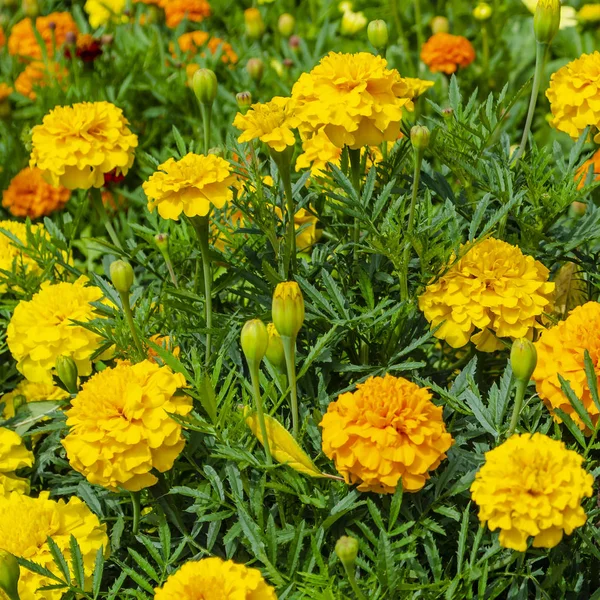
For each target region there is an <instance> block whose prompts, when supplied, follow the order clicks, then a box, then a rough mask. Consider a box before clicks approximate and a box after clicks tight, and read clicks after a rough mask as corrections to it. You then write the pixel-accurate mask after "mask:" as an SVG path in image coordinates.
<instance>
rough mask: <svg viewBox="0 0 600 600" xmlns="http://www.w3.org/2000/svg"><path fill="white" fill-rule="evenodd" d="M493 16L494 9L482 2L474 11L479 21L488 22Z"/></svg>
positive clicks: (474, 15)
mask: <svg viewBox="0 0 600 600" xmlns="http://www.w3.org/2000/svg"><path fill="white" fill-rule="evenodd" d="M491 16H492V7H491V6H490V5H489V4H488V3H487V2H480V3H479V4H478V5H477V6H476V7H475V8H474V9H473V17H475V19H477V21H487V20H488V19H489V18H490V17H491Z"/></svg>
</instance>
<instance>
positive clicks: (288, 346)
mask: <svg viewBox="0 0 600 600" xmlns="http://www.w3.org/2000/svg"><path fill="white" fill-rule="evenodd" d="M281 341H282V342H283V352H284V354H285V364H286V367H287V376H288V383H289V386H290V408H291V411H292V434H293V436H294V438H295V439H298V434H299V432H300V427H299V424H298V386H297V385H296V339H295V338H291V337H288V336H286V335H282V336H281Z"/></svg>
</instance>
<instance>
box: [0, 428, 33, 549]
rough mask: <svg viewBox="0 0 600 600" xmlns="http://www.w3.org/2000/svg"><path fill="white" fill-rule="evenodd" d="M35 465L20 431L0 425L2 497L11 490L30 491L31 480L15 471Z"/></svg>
mask: <svg viewBox="0 0 600 600" xmlns="http://www.w3.org/2000/svg"><path fill="white" fill-rule="evenodd" d="M32 466H33V454H32V453H31V452H30V451H29V450H27V448H26V447H25V445H24V444H23V440H22V439H21V436H20V435H19V434H18V433H15V432H14V431H12V430H11V429H7V428H6V427H0V497H2V496H7V495H8V494H9V493H10V492H15V491H16V492H19V493H21V494H27V493H29V481H28V480H27V479H23V478H21V477H18V476H17V475H16V474H15V471H17V470H18V469H23V468H24V467H32ZM1 545H2V542H0V546H1Z"/></svg>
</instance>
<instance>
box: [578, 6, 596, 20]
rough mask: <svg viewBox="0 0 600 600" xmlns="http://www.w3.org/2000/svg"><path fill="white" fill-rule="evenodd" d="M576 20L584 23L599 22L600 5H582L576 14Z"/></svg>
mask: <svg viewBox="0 0 600 600" xmlns="http://www.w3.org/2000/svg"><path fill="white" fill-rule="evenodd" d="M577 18H578V19H579V20H580V21H584V22H586V23H596V22H598V21H600V4H584V5H583V6H582V7H581V8H580V9H579V11H578V12H577Z"/></svg>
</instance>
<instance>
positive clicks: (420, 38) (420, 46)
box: [415, 0, 425, 74]
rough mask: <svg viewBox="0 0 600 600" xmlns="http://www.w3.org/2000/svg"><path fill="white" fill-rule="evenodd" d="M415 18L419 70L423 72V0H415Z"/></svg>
mask: <svg viewBox="0 0 600 600" xmlns="http://www.w3.org/2000/svg"><path fill="white" fill-rule="evenodd" d="M415 20H416V27H417V72H418V74H421V71H422V69H423V61H422V60H421V50H422V49H423V44H424V41H425V40H424V39H423V17H422V16H421V0H415Z"/></svg>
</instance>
